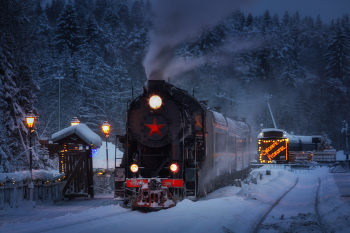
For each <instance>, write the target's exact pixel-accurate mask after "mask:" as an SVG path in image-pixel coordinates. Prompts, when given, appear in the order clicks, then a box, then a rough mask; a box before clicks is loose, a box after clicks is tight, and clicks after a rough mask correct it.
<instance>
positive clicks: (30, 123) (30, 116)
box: [26, 111, 35, 180]
mask: <svg viewBox="0 0 350 233" xmlns="http://www.w3.org/2000/svg"><path fill="white" fill-rule="evenodd" d="M26 122H27V125H28V128H29V150H30V151H29V153H30V154H29V170H30V179H31V180H32V179H33V155H32V133H33V132H34V129H33V127H34V122H35V115H34V114H33V112H32V111H30V112H29V113H28V115H27V116H26Z"/></svg>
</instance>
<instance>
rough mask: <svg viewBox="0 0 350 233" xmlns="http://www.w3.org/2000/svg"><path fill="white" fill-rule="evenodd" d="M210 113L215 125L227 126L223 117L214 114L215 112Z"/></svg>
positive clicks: (219, 114)
mask: <svg viewBox="0 0 350 233" xmlns="http://www.w3.org/2000/svg"><path fill="white" fill-rule="evenodd" d="M212 112H213V116H214V122H215V123H218V124H221V125H224V126H227V123H226V120H225V117H224V116H223V115H222V114H221V113H218V112H215V111H212Z"/></svg>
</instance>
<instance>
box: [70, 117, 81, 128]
mask: <svg viewBox="0 0 350 233" xmlns="http://www.w3.org/2000/svg"><path fill="white" fill-rule="evenodd" d="M79 124H80V121H79V120H78V117H73V119H72V120H71V122H70V125H71V126H73V125H79Z"/></svg>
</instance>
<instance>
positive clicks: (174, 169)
mask: <svg viewBox="0 0 350 233" xmlns="http://www.w3.org/2000/svg"><path fill="white" fill-rule="evenodd" d="M177 169H178V167H177V165H176V164H175V163H173V164H171V165H170V170H171V171H172V172H176V171H177Z"/></svg>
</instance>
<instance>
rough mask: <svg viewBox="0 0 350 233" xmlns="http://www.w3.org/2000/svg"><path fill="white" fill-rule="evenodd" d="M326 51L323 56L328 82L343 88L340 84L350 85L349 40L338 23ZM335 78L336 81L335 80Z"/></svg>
mask: <svg viewBox="0 0 350 233" xmlns="http://www.w3.org/2000/svg"><path fill="white" fill-rule="evenodd" d="M327 51H328V53H327V54H325V56H324V58H325V61H326V67H325V72H326V78H327V79H328V81H329V82H331V83H333V84H334V85H336V88H337V89H340V90H344V87H343V86H342V84H344V85H346V87H348V88H349V87H350V67H349V64H350V57H349V54H350V42H349V37H347V36H346V35H345V33H344V31H343V28H341V27H340V25H338V27H337V29H336V33H335V34H334V35H333V37H332V38H331V41H330V42H329V44H328V47H327ZM336 80H337V81H336Z"/></svg>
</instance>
